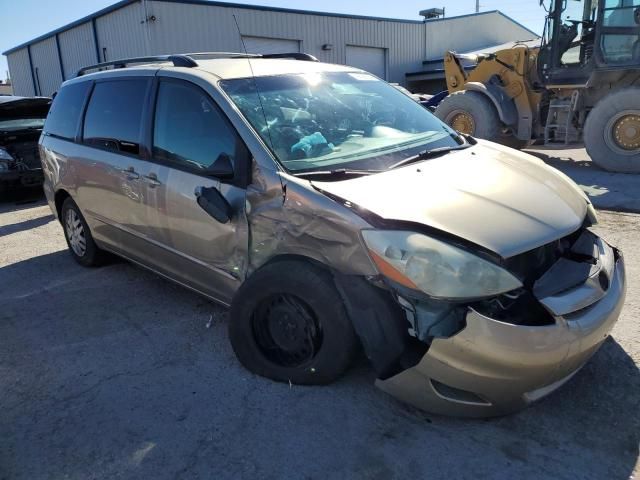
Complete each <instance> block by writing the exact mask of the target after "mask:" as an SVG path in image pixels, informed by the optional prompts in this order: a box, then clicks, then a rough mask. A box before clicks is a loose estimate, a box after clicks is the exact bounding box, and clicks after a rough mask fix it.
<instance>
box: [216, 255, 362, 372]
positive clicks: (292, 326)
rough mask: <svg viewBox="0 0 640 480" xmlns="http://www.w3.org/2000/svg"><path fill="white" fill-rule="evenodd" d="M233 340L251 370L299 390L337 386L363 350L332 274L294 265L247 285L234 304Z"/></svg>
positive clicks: (267, 271) (283, 264)
mask: <svg viewBox="0 0 640 480" xmlns="http://www.w3.org/2000/svg"><path fill="white" fill-rule="evenodd" d="M301 334H302V335H301ZM229 338H230V340H231V345H232V347H233V350H234V351H235V353H236V356H237V357H238V360H240V363H242V365H244V367H245V368H246V369H247V370H249V371H251V372H253V373H255V374H257V375H261V376H263V377H267V378H270V379H272V380H276V381H278V382H291V383H294V384H298V385H325V384H328V383H331V382H333V381H335V380H336V379H338V378H339V377H340V376H341V375H342V374H343V373H344V372H345V371H346V370H347V368H348V367H349V365H350V364H351V362H352V360H353V358H354V356H355V354H356V353H357V351H358V346H359V341H358V338H357V336H356V333H355V331H354V329H353V326H352V325H351V320H350V319H349V317H348V316H347V312H346V310H345V307H344V305H343V302H342V298H341V297H340V295H339V293H338V291H337V290H336V287H335V285H334V283H333V278H332V276H331V274H329V273H328V272H325V271H324V270H322V269H320V268H318V267H316V266H314V265H312V264H310V263H307V262H303V261H291V260H283V261H279V262H275V263H272V264H269V265H267V266H265V267H263V268H261V269H260V270H258V271H257V272H255V273H254V274H253V275H252V276H251V277H249V278H248V279H247V280H246V281H245V283H244V284H243V285H242V287H241V288H240V290H239V291H238V292H237V294H236V295H235V297H234V299H233V302H232V304H231V320H230V322H229Z"/></svg>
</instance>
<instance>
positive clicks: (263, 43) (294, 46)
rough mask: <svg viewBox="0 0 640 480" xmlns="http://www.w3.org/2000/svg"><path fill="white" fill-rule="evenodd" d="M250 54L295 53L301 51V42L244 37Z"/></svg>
mask: <svg viewBox="0 0 640 480" xmlns="http://www.w3.org/2000/svg"><path fill="white" fill-rule="evenodd" d="M242 39H243V40H244V44H245V46H246V48H247V52H249V53H294V52H299V51H300V41H299V40H287V39H283V38H267V37H242Z"/></svg>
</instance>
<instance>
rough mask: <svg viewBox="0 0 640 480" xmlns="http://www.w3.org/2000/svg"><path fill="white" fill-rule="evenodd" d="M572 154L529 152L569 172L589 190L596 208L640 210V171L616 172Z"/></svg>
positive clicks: (585, 189)
mask: <svg viewBox="0 0 640 480" xmlns="http://www.w3.org/2000/svg"><path fill="white" fill-rule="evenodd" d="M575 152H576V150H570V151H569V153H571V156H569V155H568V154H563V152H562V151H561V150H551V151H545V150H529V151H527V153H530V154H532V155H535V156H536V157H538V158H540V159H542V160H543V161H544V162H545V163H547V164H548V165H551V166H552V167H555V168H557V169H558V170H560V171H561V172H563V173H564V174H566V175H568V176H569V177H571V178H572V179H573V181H575V182H576V183H577V184H578V185H580V186H581V187H582V189H583V190H584V191H585V192H586V193H587V195H588V196H589V198H590V199H591V202H592V203H593V204H594V205H595V206H596V208H599V209H604V210H612V211H618V212H630V213H640V174H630V173H612V172H607V171H605V170H602V169H601V168H600V167H598V166H597V165H595V164H594V163H592V162H591V160H589V159H588V157H586V153H582V154H581V155H575Z"/></svg>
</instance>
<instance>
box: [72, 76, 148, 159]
mask: <svg viewBox="0 0 640 480" xmlns="http://www.w3.org/2000/svg"><path fill="white" fill-rule="evenodd" d="M148 84H149V82H148V81H147V80H146V79H131V80H112V81H107V82H97V83H96V84H95V87H94V88H93V93H92V94H91V99H90V100H89V106H88V107H87V113H86V115H85V117H84V131H83V135H82V137H83V141H84V143H86V144H88V145H92V146H96V147H100V148H105V149H107V150H113V151H116V152H123V153H129V154H134V155H138V154H139V153H140V129H141V126H142V109H143V106H144V102H145V95H146V93H147V86H148Z"/></svg>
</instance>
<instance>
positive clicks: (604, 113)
mask: <svg viewBox="0 0 640 480" xmlns="http://www.w3.org/2000/svg"><path fill="white" fill-rule="evenodd" d="M628 119H630V122H631V124H630V131H632V132H635V136H634V137H633V138H632V137H625V136H618V135H619V134H616V131H617V130H618V131H619V129H620V128H623V127H622V126H621V125H622V124H621V123H620V122H622V121H623V120H624V121H625V122H626V121H627V120H628ZM627 125H629V124H628V123H627ZM620 142H624V143H626V144H627V148H624V147H622V146H621V143H620ZM638 142H640V88H637V87H635V88H625V89H623V90H619V91H617V92H614V93H611V94H609V95H607V96H606V97H604V98H603V99H601V100H600V101H599V102H598V103H597V104H596V106H595V107H594V108H593V109H592V110H591V112H590V113H589V115H588V117H587V122H586V124H585V127H584V145H585V147H586V149H587V153H588V154H589V156H590V157H591V160H592V161H593V162H594V163H595V164H596V165H598V166H599V167H601V168H604V169H605V170H608V171H610V172H623V173H640V146H638V145H639V143H638Z"/></svg>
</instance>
